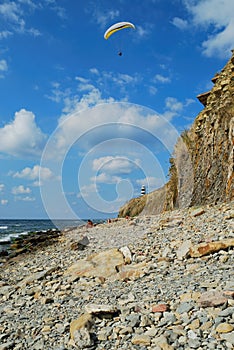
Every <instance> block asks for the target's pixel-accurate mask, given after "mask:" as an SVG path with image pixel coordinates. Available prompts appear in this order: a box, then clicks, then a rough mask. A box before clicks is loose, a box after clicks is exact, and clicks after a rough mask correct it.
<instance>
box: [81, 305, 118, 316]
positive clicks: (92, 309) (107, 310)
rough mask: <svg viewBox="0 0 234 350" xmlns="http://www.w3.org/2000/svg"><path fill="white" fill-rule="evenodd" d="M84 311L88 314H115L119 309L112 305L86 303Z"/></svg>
mask: <svg viewBox="0 0 234 350" xmlns="http://www.w3.org/2000/svg"><path fill="white" fill-rule="evenodd" d="M85 310H86V312H88V313H90V314H115V313H117V312H119V309H118V308H117V307H116V306H114V305H105V304H88V305H85Z"/></svg>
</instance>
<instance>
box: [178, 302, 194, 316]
mask: <svg viewBox="0 0 234 350" xmlns="http://www.w3.org/2000/svg"><path fill="white" fill-rule="evenodd" d="M192 309H193V305H192V304H190V303H181V304H180V305H179V306H178V308H177V309H176V312H178V314H183V313H184V312H189V311H190V310H192Z"/></svg>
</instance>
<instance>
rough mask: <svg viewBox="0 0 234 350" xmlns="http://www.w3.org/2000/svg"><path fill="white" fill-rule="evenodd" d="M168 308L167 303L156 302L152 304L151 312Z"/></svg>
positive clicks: (163, 310)
mask: <svg viewBox="0 0 234 350" xmlns="http://www.w3.org/2000/svg"><path fill="white" fill-rule="evenodd" d="M168 310H169V306H168V305H167V304H158V305H153V306H152V312H165V311H168Z"/></svg>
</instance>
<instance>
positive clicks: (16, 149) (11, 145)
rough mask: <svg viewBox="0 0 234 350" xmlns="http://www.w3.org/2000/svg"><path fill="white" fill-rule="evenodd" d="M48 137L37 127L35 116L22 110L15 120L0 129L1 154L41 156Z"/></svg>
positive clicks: (17, 113)
mask: <svg viewBox="0 0 234 350" xmlns="http://www.w3.org/2000/svg"><path fill="white" fill-rule="evenodd" d="M45 141H46V136H45V135H44V134H43V133H42V131H41V130H40V128H39V127H38V126H37V125H36V122H35V115H34V114H33V113H32V112H29V111H26V110H25V109H21V110H20V111H19V112H16V113H15V118H14V120H13V121H12V122H11V123H9V124H7V125H5V126H4V127H3V128H0V152H3V153H6V154H9V155H13V156H21V157H35V156H39V155H40V154H41V152H42V150H43V148H44V145H45Z"/></svg>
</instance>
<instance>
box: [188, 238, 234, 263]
mask: <svg viewBox="0 0 234 350" xmlns="http://www.w3.org/2000/svg"><path fill="white" fill-rule="evenodd" d="M229 247H234V238H229V239H223V240H220V241H216V242H210V243H205V242H204V243H201V244H198V245H196V246H192V247H191V248H190V249H189V255H190V256H191V257H193V258H198V257H201V256H204V255H207V254H212V253H215V252H218V251H219V250H221V249H227V248H229Z"/></svg>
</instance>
